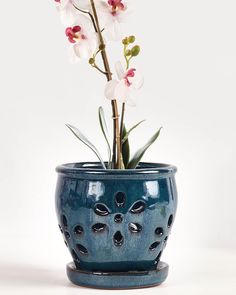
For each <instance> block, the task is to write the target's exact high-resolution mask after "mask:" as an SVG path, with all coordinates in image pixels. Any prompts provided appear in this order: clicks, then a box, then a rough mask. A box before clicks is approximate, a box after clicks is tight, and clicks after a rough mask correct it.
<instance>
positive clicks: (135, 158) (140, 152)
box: [127, 127, 162, 169]
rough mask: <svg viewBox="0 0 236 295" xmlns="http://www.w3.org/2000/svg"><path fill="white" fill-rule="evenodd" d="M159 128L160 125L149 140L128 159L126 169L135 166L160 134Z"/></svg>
mask: <svg viewBox="0 0 236 295" xmlns="http://www.w3.org/2000/svg"><path fill="white" fill-rule="evenodd" d="M161 129H162V127H161V128H160V129H159V130H158V131H157V132H156V133H155V134H154V135H153V136H152V137H151V138H150V139H149V141H148V142H147V143H146V144H145V145H144V146H143V147H142V148H140V149H139V150H138V151H137V152H136V153H135V155H134V156H133V158H132V159H131V160H130V162H129V164H128V167H127V169H135V168H136V167H137V165H138V164H139V162H140V160H141V159H142V157H143V155H144V154H145V152H146V150H147V149H148V148H149V147H150V146H151V145H152V144H153V143H154V142H155V141H156V139H157V138H158V136H159V135H160V132H161Z"/></svg>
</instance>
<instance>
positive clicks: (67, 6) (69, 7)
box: [54, 0, 78, 26]
mask: <svg viewBox="0 0 236 295" xmlns="http://www.w3.org/2000/svg"><path fill="white" fill-rule="evenodd" d="M54 1H55V2H56V7H57V10H58V12H59V14H60V17H61V22H62V23H63V25H65V26H68V25H71V24H73V23H74V22H75V20H76V17H77V16H78V11H77V10H76V9H75V7H74V6H73V4H74V2H73V0H54Z"/></svg>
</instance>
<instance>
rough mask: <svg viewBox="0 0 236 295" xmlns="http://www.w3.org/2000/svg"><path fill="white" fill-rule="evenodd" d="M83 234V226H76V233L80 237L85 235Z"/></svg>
mask: <svg viewBox="0 0 236 295" xmlns="http://www.w3.org/2000/svg"><path fill="white" fill-rule="evenodd" d="M83 232H84V229H83V228H82V226H80V225H76V227H75V228H74V233H75V234H76V235H78V236H80V235H82V234H83Z"/></svg>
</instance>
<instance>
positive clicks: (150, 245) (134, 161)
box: [55, 0, 177, 289]
mask: <svg viewBox="0 0 236 295" xmlns="http://www.w3.org/2000/svg"><path fill="white" fill-rule="evenodd" d="M55 2H56V4H57V9H58V11H59V13H60V16H61V19H62V22H63V23H64V24H65V34H66V37H67V39H68V41H69V43H70V45H71V48H70V50H71V54H72V55H71V58H72V60H73V61H79V60H81V59H86V60H87V61H88V62H89V64H90V65H91V66H92V67H93V68H94V69H96V70H97V71H98V72H99V73H100V74H101V75H104V77H105V78H106V84H105V97H106V98H107V99H108V100H110V103H111V108H112V121H113V122H112V126H113V141H112V144H111V143H110V141H109V136H108V128H107V124H106V120H105V115H104V111H103V108H102V107H99V111H98V115H99V122H100V127H101V131H102V134H103V136H104V138H105V141H106V143H107V148H108V158H107V161H103V159H102V156H101V154H100V153H99V151H98V150H97V148H96V147H95V146H94V145H93V144H92V143H91V142H90V141H89V140H88V139H87V138H86V136H85V135H84V134H82V133H81V131H80V130H79V129H77V128H76V127H74V126H72V125H69V124H67V127H68V128H69V129H70V131H71V132H72V133H73V134H74V135H75V136H76V137H77V138H78V140H80V141H81V142H82V143H84V144H85V145H87V147H89V148H90V149H91V150H92V151H93V152H94V153H95V154H96V156H97V157H98V160H99V161H98V162H84V163H72V164H65V165H61V166H58V167H57V169H56V170H57V172H58V182H57V188H56V211H57V216H58V222H59V228H60V231H61V232H62V235H63V238H64V241H65V244H66V246H67V247H68V249H69V251H70V253H71V255H72V258H73V262H71V263H69V264H68V265H67V274H68V277H69V279H70V280H71V282H73V283H74V284H77V285H82V286H90V287H96V288H108V289H109V288H111V289H112V288H116V289H119V288H138V287H147V286H154V285H159V284H161V283H162V282H163V281H164V280H165V279H166V277H167V274H168V265H167V264H166V263H164V262H161V260H160V259H161V255H162V252H163V249H164V248H165V246H166V243H167V239H168V237H169V234H170V231H171V227H172V224H173V221H174V218H175V214H176V207H177V191H176V184H175V172H176V167H174V166H172V165H167V164H159V163H145V162H140V161H141V159H142V157H143V155H144V154H145V152H146V150H147V149H148V148H149V147H150V146H151V144H153V143H154V142H155V140H156V139H157V138H158V137H159V135H160V131H161V128H160V129H159V130H158V131H157V132H156V133H155V134H154V135H153V136H152V137H151V138H150V140H149V141H148V142H147V143H146V144H145V145H144V146H143V147H142V148H140V149H139V150H138V151H137V152H136V153H134V155H133V156H132V157H130V146H129V135H130V133H131V132H132V131H133V130H134V129H135V128H137V127H138V126H139V125H140V124H141V123H142V122H143V121H140V122H139V123H137V124H135V125H134V126H133V127H132V128H130V129H127V128H126V125H125V110H126V105H134V104H135V96H134V95H135V92H136V91H138V90H139V89H140V88H141V86H142V84H143V78H142V76H141V75H140V73H139V71H138V70H137V69H136V68H135V67H134V66H133V61H134V60H135V58H136V57H137V56H138V55H139V53H140V47H139V46H138V45H136V43H135V42H136V40H135V37H134V36H133V35H130V36H128V37H125V38H123V39H122V38H121V35H120V33H119V32H120V22H122V21H123V18H124V17H125V16H126V14H128V13H129V11H128V10H129V6H128V3H127V1H123V0H97V1H94V0H55ZM110 39H112V40H116V39H118V40H119V39H120V40H121V41H122V47H123V49H122V52H123V57H124V63H123V65H122V63H121V62H118V63H116V64H115V67H114V68H115V71H113V70H111V66H110V62H109V59H108V56H107V51H106V48H107V46H108V45H109V44H110V43H109V40H110ZM105 40H106V42H105ZM99 57H101V58H102V62H103V66H102V67H101V66H99V65H98V58H99Z"/></svg>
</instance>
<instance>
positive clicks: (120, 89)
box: [105, 62, 143, 106]
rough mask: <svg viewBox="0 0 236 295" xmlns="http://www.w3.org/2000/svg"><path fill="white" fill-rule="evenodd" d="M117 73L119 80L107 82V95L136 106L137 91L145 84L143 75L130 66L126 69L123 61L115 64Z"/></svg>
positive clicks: (111, 98)
mask: <svg viewBox="0 0 236 295" xmlns="http://www.w3.org/2000/svg"><path fill="white" fill-rule="evenodd" d="M115 68H116V74H117V77H118V79H119V80H115V79H114V80H111V81H109V82H107V84H106V87H105V96H106V98H107V99H109V100H114V99H116V100H118V101H120V102H123V103H127V104H129V105H131V106H135V105H136V104H135V97H134V96H135V93H136V92H137V90H139V89H140V88H141V87H142V85H143V77H142V75H141V74H140V73H139V72H138V71H137V70H136V69H135V68H129V69H128V70H126V71H125V70H124V69H123V67H122V64H121V62H117V63H116V65H115Z"/></svg>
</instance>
